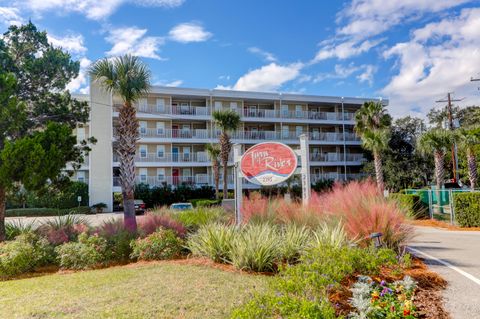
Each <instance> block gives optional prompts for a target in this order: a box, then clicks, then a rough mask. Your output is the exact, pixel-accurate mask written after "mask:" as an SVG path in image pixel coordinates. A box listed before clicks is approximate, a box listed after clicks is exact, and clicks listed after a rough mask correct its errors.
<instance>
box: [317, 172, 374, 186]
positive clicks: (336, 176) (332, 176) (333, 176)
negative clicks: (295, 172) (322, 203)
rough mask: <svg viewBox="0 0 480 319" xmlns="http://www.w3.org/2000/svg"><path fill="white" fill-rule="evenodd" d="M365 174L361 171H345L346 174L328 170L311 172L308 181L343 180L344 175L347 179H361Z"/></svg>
mask: <svg viewBox="0 0 480 319" xmlns="http://www.w3.org/2000/svg"><path fill="white" fill-rule="evenodd" d="M365 176H366V175H365V174H363V173H347V174H346V175H345V174H344V173H337V172H328V173H323V174H312V175H310V182H311V183H312V184H313V183H316V182H317V181H319V180H334V181H340V180H344V179H345V177H346V178H347V180H354V179H361V178H363V177H365Z"/></svg>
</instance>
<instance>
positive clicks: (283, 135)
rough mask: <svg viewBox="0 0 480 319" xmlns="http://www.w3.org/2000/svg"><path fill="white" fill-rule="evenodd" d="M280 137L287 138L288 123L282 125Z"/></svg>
mask: <svg viewBox="0 0 480 319" xmlns="http://www.w3.org/2000/svg"><path fill="white" fill-rule="evenodd" d="M282 138H288V125H284V126H282Z"/></svg>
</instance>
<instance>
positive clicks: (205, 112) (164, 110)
mask: <svg viewBox="0 0 480 319" xmlns="http://www.w3.org/2000/svg"><path fill="white" fill-rule="evenodd" d="M120 107H121V104H115V105H114V109H115V110H116V111H117V112H118V111H119V109H120ZM135 108H136V109H137V111H138V112H142V113H150V114H160V115H184V116H210V115H211V114H212V110H213V108H211V107H209V106H191V105H183V106H182V105H154V104H148V105H137V106H135ZM234 110H235V111H236V112H237V113H238V114H239V115H240V116H241V117H246V118H262V119H282V118H283V119H302V120H328V121H341V120H342V118H343V120H346V121H351V120H353V117H354V114H355V113H353V112H345V113H344V114H343V117H342V113H341V112H325V111H310V110H308V111H307V110H298V111H297V110H296V111H290V110H279V109H251V108H248V107H244V108H237V109H234Z"/></svg>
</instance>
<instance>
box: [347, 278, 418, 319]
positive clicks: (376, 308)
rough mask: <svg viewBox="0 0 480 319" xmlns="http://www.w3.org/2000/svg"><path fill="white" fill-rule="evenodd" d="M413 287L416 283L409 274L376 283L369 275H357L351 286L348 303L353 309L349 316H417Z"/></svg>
mask: <svg viewBox="0 0 480 319" xmlns="http://www.w3.org/2000/svg"><path fill="white" fill-rule="evenodd" d="M415 288H416V283H415V281H414V280H413V279H412V278H410V277H409V276H405V278H403V280H398V281H395V282H393V283H386V282H385V281H384V280H382V281H381V282H380V283H377V282H375V281H373V280H372V279H371V278H370V277H367V276H359V278H358V281H357V282H356V283H355V284H354V285H353V287H352V288H351V291H352V293H353V296H352V298H351V299H350V304H351V305H352V307H353V308H355V311H352V312H351V313H350V314H349V318H352V319H366V318H408V319H413V318H417V316H416V312H415V310H416V309H415V305H414V304H413V298H414V296H415Z"/></svg>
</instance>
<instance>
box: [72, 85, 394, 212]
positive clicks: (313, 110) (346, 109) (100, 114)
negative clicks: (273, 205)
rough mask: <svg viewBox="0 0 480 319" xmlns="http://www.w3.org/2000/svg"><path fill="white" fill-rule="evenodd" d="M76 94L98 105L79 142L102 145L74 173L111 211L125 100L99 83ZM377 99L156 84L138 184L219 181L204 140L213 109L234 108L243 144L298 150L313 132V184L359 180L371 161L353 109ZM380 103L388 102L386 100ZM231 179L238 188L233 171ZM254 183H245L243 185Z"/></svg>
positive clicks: (212, 139)
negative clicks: (356, 127) (120, 112)
mask: <svg viewBox="0 0 480 319" xmlns="http://www.w3.org/2000/svg"><path fill="white" fill-rule="evenodd" d="M77 98H79V99H85V100H88V101H89V102H90V107H91V110H90V122H89V123H88V125H85V126H83V127H78V128H77V129H76V134H77V136H78V139H79V140H82V139H84V138H87V137H90V136H94V137H95V138H96V139H97V143H96V144H95V145H92V151H91V152H90V154H89V156H88V157H89V158H87V159H86V162H85V164H84V165H82V167H81V168H80V169H79V170H78V171H76V172H75V175H74V178H75V179H77V180H81V181H85V182H88V184H89V192H90V204H95V203H99V202H104V203H106V204H107V205H108V209H109V210H111V209H112V205H113V193H115V192H120V186H119V183H118V182H119V180H118V175H119V170H118V166H119V163H118V161H117V158H116V152H115V147H116V136H115V135H116V133H115V132H116V130H115V127H116V126H117V122H118V112H117V111H118V107H120V106H121V104H122V100H121V99H120V98H119V97H116V96H112V95H111V94H109V93H107V92H105V91H104V90H103V89H102V88H101V87H99V86H98V84H96V83H92V85H91V87H90V95H85V96H77ZM371 100H374V101H378V99H367V98H347V97H333V96H316V95H301V94H289V93H288V94H287V93H266V92H246V91H233V90H216V89H214V90H208V89H189V88H175V87H164V86H154V87H152V88H151V91H150V93H149V94H148V96H145V97H144V98H142V99H140V100H139V101H138V103H137V104H136V105H135V107H136V108H137V117H138V120H139V124H140V140H139V141H138V146H137V153H136V166H137V170H136V175H137V182H138V183H146V184H149V185H151V186H156V185H162V184H164V183H167V184H171V185H172V186H173V187H175V186H176V185H179V184H182V183H186V184H190V185H193V186H201V185H213V174H212V167H211V162H210V159H209V158H208V156H207V154H206V152H205V145H206V144H207V143H217V142H218V134H219V130H218V129H217V128H216V127H215V124H214V122H213V119H212V116H211V114H212V112H213V111H214V110H221V109H232V110H234V111H235V112H238V114H239V115H240V116H241V120H242V122H241V126H240V128H239V129H238V131H237V132H234V133H233V134H232V142H233V143H239V144H242V145H243V147H244V149H247V148H248V147H250V146H252V145H254V144H257V143H260V142H267V141H279V142H282V143H285V144H287V145H290V146H291V147H292V148H298V147H299V138H298V137H299V136H300V135H301V134H307V135H308V137H309V148H310V174H311V181H312V183H314V182H315V181H316V180H318V179H333V180H347V179H355V178H358V177H359V176H360V175H359V174H360V166H361V164H362V162H363V161H364V158H363V152H362V149H361V142H360V139H359V138H358V136H356V135H355V133H354V129H353V128H354V113H355V112H356V111H357V110H358V109H359V108H360V106H361V105H362V104H363V103H364V102H365V101H371ZM381 102H382V103H383V104H385V105H386V104H388V101H387V100H382V101H381ZM222 178H223V177H222ZM226 178H227V179H228V181H229V188H232V189H233V171H231V173H230V174H229V175H228V176H227V177H226ZM220 187H222V183H221V185H220ZM255 187H257V186H255V185H253V184H249V183H248V182H246V181H244V188H255Z"/></svg>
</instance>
